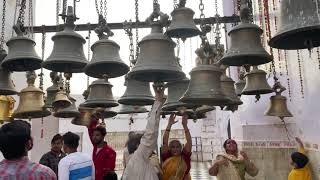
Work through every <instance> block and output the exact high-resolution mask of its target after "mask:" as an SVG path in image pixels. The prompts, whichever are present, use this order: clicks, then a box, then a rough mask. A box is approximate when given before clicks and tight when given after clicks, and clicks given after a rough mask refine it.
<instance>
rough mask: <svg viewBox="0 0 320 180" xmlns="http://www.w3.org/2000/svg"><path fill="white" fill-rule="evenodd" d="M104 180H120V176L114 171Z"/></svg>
mask: <svg viewBox="0 0 320 180" xmlns="http://www.w3.org/2000/svg"><path fill="white" fill-rule="evenodd" d="M103 180H118V175H117V174H116V173H115V172H114V171H109V172H108V173H107V174H106V175H105V176H104V177H103Z"/></svg>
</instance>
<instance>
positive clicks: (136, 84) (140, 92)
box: [118, 76, 154, 106]
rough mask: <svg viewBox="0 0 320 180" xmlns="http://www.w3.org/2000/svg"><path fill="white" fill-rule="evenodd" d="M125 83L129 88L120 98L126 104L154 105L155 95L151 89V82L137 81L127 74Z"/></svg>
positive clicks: (120, 101) (121, 102)
mask: <svg viewBox="0 0 320 180" xmlns="http://www.w3.org/2000/svg"><path fill="white" fill-rule="evenodd" d="M125 81H126V82H125V85H126V86H127V89H126V91H125V93H124V95H123V96H121V98H120V99H119V100H118V102H119V103H120V104H125V105H140V106H144V105H152V104H153V102H154V97H153V96H152V94H151V91H150V84H149V82H142V81H136V80H134V79H131V78H128V77H127V76H126V80H125Z"/></svg>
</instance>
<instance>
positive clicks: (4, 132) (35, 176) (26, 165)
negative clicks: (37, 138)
mask: <svg viewBox="0 0 320 180" xmlns="http://www.w3.org/2000/svg"><path fill="white" fill-rule="evenodd" d="M32 146H33V140H32V137H31V126H30V124H29V123H27V122H26V121H22V120H14V121H13V122H11V123H8V124H5V125H3V126H2V127H1V128H0V151H1V152H2V154H3V156H4V158H5V159H4V160H3V161H1V162H0V179H10V180H11V179H12V180H56V179H57V176H56V174H55V173H54V172H53V171H52V170H51V169H50V168H48V167H46V166H43V165H41V164H39V163H35V162H32V161H30V160H29V159H28V151H30V150H31V149H32Z"/></svg>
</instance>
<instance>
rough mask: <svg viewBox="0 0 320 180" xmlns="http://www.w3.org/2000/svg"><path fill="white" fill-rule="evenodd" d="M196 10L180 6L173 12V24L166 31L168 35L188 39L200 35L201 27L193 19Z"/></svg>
mask: <svg viewBox="0 0 320 180" xmlns="http://www.w3.org/2000/svg"><path fill="white" fill-rule="evenodd" d="M193 15H194V12H193V11H192V9H190V8H186V7H178V8H176V9H174V10H173V11H172V13H171V17H172V20H171V24H170V26H169V27H168V29H167V31H166V33H165V34H166V35H167V36H169V37H171V38H182V39H186V38H189V37H194V36H198V35H199V34H200V31H199V29H198V28H197V26H196V24H195V23H194V20H193Z"/></svg>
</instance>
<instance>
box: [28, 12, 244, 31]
mask: <svg viewBox="0 0 320 180" xmlns="http://www.w3.org/2000/svg"><path fill="white" fill-rule="evenodd" d="M194 21H195V23H196V24H197V25H200V23H201V20H200V19H194ZM203 22H204V24H215V23H217V22H219V23H222V24H224V23H226V24H227V23H237V22H240V17H239V16H235V15H234V16H224V17H209V18H205V19H204V20H203ZM97 26H98V24H90V23H87V24H77V25H76V29H75V31H88V30H89V29H90V30H94V29H95V28H96V27H97ZM108 26H109V27H110V29H123V23H119V22H116V23H108ZM132 27H134V28H136V27H138V28H149V27H151V26H150V25H149V24H148V23H147V22H132ZM26 28H27V29H28V28H29V27H26ZM30 28H32V29H33V33H43V32H46V33H50V32H58V31H62V30H63V24H61V25H58V26H57V25H52V26H46V25H42V26H33V27H30Z"/></svg>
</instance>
